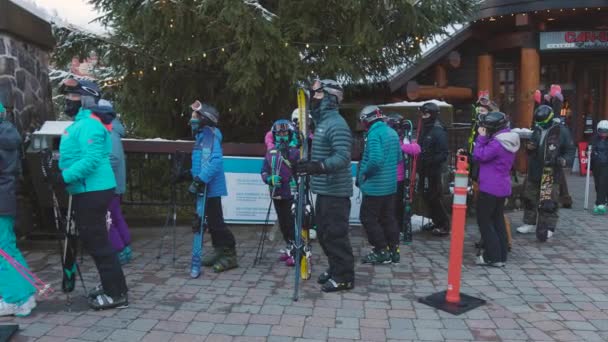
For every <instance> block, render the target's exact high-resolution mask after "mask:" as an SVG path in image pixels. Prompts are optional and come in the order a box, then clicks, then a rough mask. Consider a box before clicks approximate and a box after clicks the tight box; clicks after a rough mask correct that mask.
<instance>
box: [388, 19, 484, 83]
mask: <svg viewBox="0 0 608 342" xmlns="http://www.w3.org/2000/svg"><path fill="white" fill-rule="evenodd" d="M471 36H473V29H472V28H471V26H470V25H467V26H465V27H463V28H462V29H461V30H459V31H457V32H456V33H454V34H453V35H452V36H450V37H447V38H446V39H445V40H443V41H442V42H440V43H438V44H437V45H435V46H434V47H433V48H432V49H431V50H429V51H428V52H426V53H425V54H423V55H422V56H420V58H418V60H417V61H416V62H415V63H414V64H413V65H411V66H409V67H408V68H407V69H405V70H403V71H401V72H399V73H397V74H395V75H394V76H393V77H391V79H390V80H389V81H388V85H389V88H390V90H391V92H395V91H396V90H397V89H399V88H401V87H403V86H404V85H405V84H406V83H407V82H408V81H410V80H411V79H413V78H415V77H416V76H417V75H418V74H419V73H421V72H422V71H424V70H426V69H427V68H429V67H431V66H432V65H433V64H435V63H437V62H438V61H440V60H441V59H442V58H443V57H445V56H446V55H447V54H449V53H450V52H451V51H452V50H454V49H456V48H457V47H458V46H460V45H461V44H462V43H464V42H465V41H466V40H467V39H469V38H471Z"/></svg>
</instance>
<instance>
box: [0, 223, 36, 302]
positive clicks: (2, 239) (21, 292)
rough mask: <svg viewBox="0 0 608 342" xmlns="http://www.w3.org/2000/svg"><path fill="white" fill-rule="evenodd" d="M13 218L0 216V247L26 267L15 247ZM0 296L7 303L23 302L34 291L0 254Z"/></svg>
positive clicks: (23, 259)
mask: <svg viewBox="0 0 608 342" xmlns="http://www.w3.org/2000/svg"><path fill="white" fill-rule="evenodd" d="M14 224H15V218H14V217H13V216H5V215H1V216H0V249H2V250H3V251H4V252H6V254H8V255H10V256H11V257H12V258H13V259H15V260H16V261H17V262H18V263H20V264H21V265H22V266H23V267H25V268H28V267H27V262H26V261H25V258H23V255H21V252H20V251H19V249H18V248H17V239H16V238H15V232H14V231H13V225H14ZM0 279H2V281H0V297H2V300H3V301H5V302H6V303H9V304H23V303H24V302H25V301H27V300H28V299H29V298H30V297H31V296H32V295H34V293H36V289H35V288H34V286H32V284H30V282H29V281H28V280H26V279H25V278H24V277H23V275H22V274H21V273H20V272H19V271H17V270H16V269H15V267H14V266H13V265H11V264H9V262H8V261H7V260H6V259H4V258H3V257H2V256H0Z"/></svg>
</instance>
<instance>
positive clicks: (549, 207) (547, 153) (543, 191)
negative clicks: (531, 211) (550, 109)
mask: <svg viewBox="0 0 608 342" xmlns="http://www.w3.org/2000/svg"><path fill="white" fill-rule="evenodd" d="M559 141H560V127H559V125H554V126H553V127H551V128H549V131H548V132H547V134H546V136H545V141H544V150H543V161H544V165H543V173H542V176H541V180H540V192H539V201H538V215H537V225H536V238H537V239H538V240H539V241H543V242H544V241H547V236H548V231H549V228H550V227H549V225H548V224H547V223H546V222H544V221H545V220H541V219H540V216H541V214H543V213H545V214H552V213H555V212H556V211H557V206H558V203H556V202H555V201H554V200H553V199H552V196H551V194H552V192H553V184H554V183H555V180H556V165H557V158H558V157H559V152H560V150H559ZM557 172H561V170H557Z"/></svg>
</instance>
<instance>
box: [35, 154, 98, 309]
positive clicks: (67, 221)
mask: <svg viewBox="0 0 608 342" xmlns="http://www.w3.org/2000/svg"><path fill="white" fill-rule="evenodd" d="M40 161H41V166H42V167H41V169H42V175H43V176H44V178H45V179H46V182H47V184H48V190H49V193H50V195H51V201H52V202H51V204H52V206H53V217H54V221H55V228H56V229H57V231H58V232H59V233H60V234H61V235H63V237H64V241H63V244H62V243H61V240H59V250H60V252H61V267H62V280H61V289H62V291H63V292H64V293H66V294H67V295H68V305H69V304H70V302H71V301H70V297H69V293H71V292H72V291H74V288H75V287H76V275H78V276H79V277H80V281H81V283H82V287H83V289H84V291H85V293H87V288H86V286H85V284H84V280H83V278H82V273H81V272H80V267H79V266H78V263H77V261H76V256H77V251H78V241H77V238H78V235H77V233H76V225H75V223H74V221H73V217H72V196H71V195H70V196H69V197H68V209H67V215H66V217H65V218H64V217H63V214H62V212H61V207H60V206H59V200H58V199H57V193H56V189H55V188H54V186H53V184H52V181H51V179H50V175H51V174H52V173H51V170H52V168H53V153H52V151H50V150H48V149H47V150H43V151H42V152H41V154H40ZM64 225H65V228H63V226H64Z"/></svg>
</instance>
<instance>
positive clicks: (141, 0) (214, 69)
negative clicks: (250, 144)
mask: <svg viewBox="0 0 608 342" xmlns="http://www.w3.org/2000/svg"><path fill="white" fill-rule="evenodd" d="M90 2H91V3H92V4H93V5H94V6H95V7H96V8H97V9H98V10H100V12H102V13H104V15H103V16H102V17H101V18H100V19H99V20H101V21H102V22H103V23H104V24H106V25H107V26H108V28H109V33H108V36H107V37H104V38H100V37H95V36H92V35H88V34H86V33H83V32H80V31H78V30H74V29H73V28H65V27H56V28H55V35H56V38H57V40H58V48H57V50H56V52H55V54H54V58H55V60H56V62H57V63H60V64H61V63H67V62H68V61H69V60H71V58H72V57H73V56H81V57H85V56H88V54H89V53H90V52H91V51H95V52H96V53H97V55H98V56H100V58H101V60H102V61H103V62H104V63H105V65H106V66H109V67H110V68H111V70H113V72H114V73H115V75H114V77H115V78H116V79H117V80H118V84H116V85H115V86H113V87H112V88H113V89H117V90H118V91H116V94H115V95H116V99H117V103H118V107H119V109H120V110H121V111H122V113H123V116H124V117H126V118H127V119H128V120H130V121H131V122H135V123H136V129H137V131H138V133H139V134H142V135H155V134H156V135H162V136H166V137H175V136H183V135H185V133H186V129H187V127H186V126H185V122H186V120H187V118H185V117H187V116H189V113H190V112H189V110H188V105H189V104H190V103H191V102H192V101H193V100H194V99H200V100H202V101H207V102H209V103H212V104H214V105H216V106H217V107H218V108H219V109H220V112H221V113H222V118H221V121H222V126H224V127H226V126H230V130H229V131H228V130H226V131H227V132H226V133H225V135H226V139H227V140H231V139H233V138H236V137H241V136H243V134H244V132H247V133H248V135H249V136H251V134H249V132H251V131H252V127H256V128H258V133H259V132H260V130H261V131H263V130H265V129H267V127H268V126H269V125H270V120H272V119H275V118H277V117H285V116H287V115H288V113H290V112H291V109H292V108H293V107H294V106H295V96H294V94H295V92H294V87H295V84H296V83H297V82H298V81H303V80H306V79H311V78H312V77H313V76H319V77H322V78H336V79H338V80H340V81H341V82H344V83H347V84H348V83H358V82H361V81H364V82H370V83H373V82H378V81H383V80H385V79H386V77H388V76H390V74H391V72H394V70H396V69H397V68H400V67H403V66H404V65H407V64H408V63H411V62H412V60H413V59H414V58H415V57H416V56H418V55H419V53H420V48H421V46H422V45H423V44H426V43H429V41H430V40H431V39H433V37H435V36H436V35H438V34H441V33H445V29H446V27H448V26H449V25H452V24H454V23H458V22H463V21H465V20H466V19H467V18H468V16H469V15H470V13H471V11H472V10H473V8H474V6H475V4H476V1H469V0H424V1H419V0H418V1H414V0H382V1H380V0H373V1H369V0H324V1H318V0H266V1H263V0H259V1H258V0H183V1H180V0H90ZM347 97H348V94H347ZM262 113H264V114H262ZM182 116H184V117H182ZM237 127H238V128H237ZM258 135H259V134H258ZM254 139H257V140H259V137H255V138H254Z"/></svg>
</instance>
